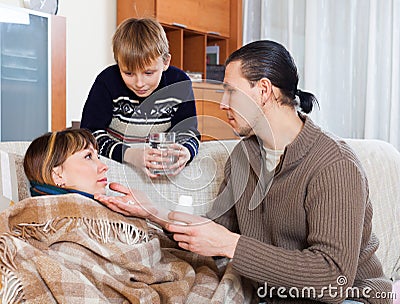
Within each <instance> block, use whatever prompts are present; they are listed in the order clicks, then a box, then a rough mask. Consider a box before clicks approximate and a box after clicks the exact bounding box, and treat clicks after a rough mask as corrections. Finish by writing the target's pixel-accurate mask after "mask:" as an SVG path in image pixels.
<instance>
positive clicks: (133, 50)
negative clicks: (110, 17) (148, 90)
mask: <svg viewBox="0 0 400 304" xmlns="http://www.w3.org/2000/svg"><path fill="white" fill-rule="evenodd" d="M112 43H113V52H114V59H115V62H116V63H117V64H118V65H119V66H120V67H122V68H127V69H128V70H129V71H130V72H135V71H140V70H144V69H145V68H146V67H147V66H149V65H150V64H151V62H152V61H153V60H155V59H157V58H158V57H160V56H162V57H163V60H164V61H165V60H167V58H168V55H169V46H168V39H167V35H166V34H165V31H164V29H163V27H162V26H161V24H160V23H159V22H158V21H156V20H154V19H151V18H141V19H135V18H129V19H126V20H124V21H123V22H122V23H121V24H120V25H119V26H118V28H117V30H116V31H115V34H114V37H113V41H112Z"/></svg>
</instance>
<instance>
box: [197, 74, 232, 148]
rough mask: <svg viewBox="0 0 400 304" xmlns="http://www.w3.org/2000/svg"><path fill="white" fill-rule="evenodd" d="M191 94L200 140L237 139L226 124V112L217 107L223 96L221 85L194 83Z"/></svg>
mask: <svg viewBox="0 0 400 304" xmlns="http://www.w3.org/2000/svg"><path fill="white" fill-rule="evenodd" d="M193 92H194V96H195V98H196V109H197V117H198V124H199V131H200V134H201V140H202V141H209V140H219V139H238V138H239V137H238V136H236V135H235V133H234V132H233V129H232V127H231V126H230V125H229V123H228V119H227V116H226V112H225V111H223V110H221V109H220V107H219V106H220V103H221V100H222V96H223V94H224V90H223V88H222V85H221V84H214V83H208V82H194V83H193Z"/></svg>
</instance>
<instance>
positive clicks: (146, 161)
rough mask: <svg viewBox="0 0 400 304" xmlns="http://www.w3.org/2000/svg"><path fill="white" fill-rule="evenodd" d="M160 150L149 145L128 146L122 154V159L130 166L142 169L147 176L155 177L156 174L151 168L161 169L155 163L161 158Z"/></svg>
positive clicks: (160, 166)
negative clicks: (139, 146)
mask: <svg viewBox="0 0 400 304" xmlns="http://www.w3.org/2000/svg"><path fill="white" fill-rule="evenodd" d="M161 153H162V152H161V151H160V150H157V149H152V148H150V147H141V148H128V149H126V151H125V154H124V161H125V162H126V163H128V164H131V165H132V166H134V167H136V168H138V169H140V170H143V171H144V172H145V173H146V174H147V175H148V176H149V177H151V178H157V177H159V175H158V174H153V173H151V169H162V168H163V167H162V165H159V164H157V162H160V160H161V156H162V154H161Z"/></svg>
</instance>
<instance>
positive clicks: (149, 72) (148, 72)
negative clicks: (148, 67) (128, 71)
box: [144, 71, 154, 75]
mask: <svg viewBox="0 0 400 304" xmlns="http://www.w3.org/2000/svg"><path fill="white" fill-rule="evenodd" d="M144 73H145V74H146V75H153V74H154V72H153V71H146V72H144Z"/></svg>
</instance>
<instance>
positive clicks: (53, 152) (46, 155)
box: [24, 129, 98, 186]
mask: <svg viewBox="0 0 400 304" xmlns="http://www.w3.org/2000/svg"><path fill="white" fill-rule="evenodd" d="M90 145H92V146H93V147H94V149H96V150H97V149H98V145H97V142H96V139H95V138H94V136H93V135H92V133H91V132H90V131H88V130H86V129H74V130H64V131H60V132H49V133H46V134H44V135H42V136H40V137H38V138H36V139H34V140H33V141H32V142H31V144H30V145H29V147H28V149H27V150H26V153H25V157H24V170H25V174H26V176H27V178H28V180H29V181H34V182H37V183H40V184H48V185H53V186H54V185H55V183H54V181H53V177H52V172H53V169H54V168H55V167H57V166H60V165H62V164H63V163H64V162H65V161H66V159H67V158H68V157H69V156H71V155H72V154H74V153H76V152H79V151H82V150H84V149H87V148H88V147H89V146H90Z"/></svg>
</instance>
